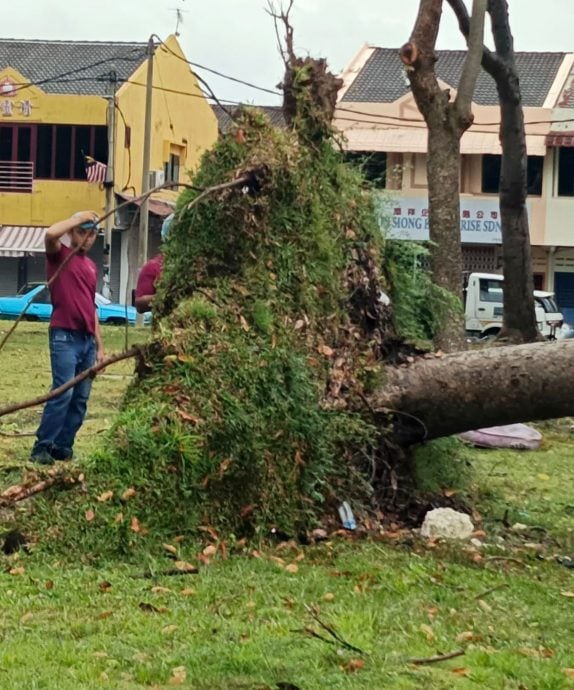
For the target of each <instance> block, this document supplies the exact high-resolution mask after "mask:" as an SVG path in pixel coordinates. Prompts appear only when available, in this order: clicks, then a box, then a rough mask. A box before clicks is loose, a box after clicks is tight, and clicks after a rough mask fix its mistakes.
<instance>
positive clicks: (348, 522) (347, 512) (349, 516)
mask: <svg viewBox="0 0 574 690" xmlns="http://www.w3.org/2000/svg"><path fill="white" fill-rule="evenodd" d="M339 517H340V518H341V523H342V525H343V527H344V528H345V529H350V530H353V529H357V522H356V520H355V516H354V515H353V511H352V510H351V506H350V505H349V504H348V503H347V501H343V503H341V505H340V506H339Z"/></svg>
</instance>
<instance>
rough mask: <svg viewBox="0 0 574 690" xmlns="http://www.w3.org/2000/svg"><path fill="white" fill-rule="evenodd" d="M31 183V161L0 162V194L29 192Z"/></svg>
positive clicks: (32, 164) (32, 178) (32, 177)
mask: <svg viewBox="0 0 574 690" xmlns="http://www.w3.org/2000/svg"><path fill="white" fill-rule="evenodd" d="M33 182H34V163H33V162H32V161H0V192H23V193H25V192H31V191H32V184H33Z"/></svg>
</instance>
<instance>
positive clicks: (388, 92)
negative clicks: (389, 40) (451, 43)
mask: <svg viewBox="0 0 574 690" xmlns="http://www.w3.org/2000/svg"><path fill="white" fill-rule="evenodd" d="M465 55H466V51H464V50H438V51H437V57H438V60H437V63H436V73H437V76H438V78H439V79H441V80H442V81H444V82H446V83H447V84H449V85H450V86H452V87H453V88H457V86H458V82H459V79H460V75H461V73H462V65H463V61H464V57H465ZM564 56H565V53H515V59H516V67H517V70H518V75H519V77H520V86H521V90H522V101H523V105H525V106H542V105H543V104H544V101H545V99H546V96H547V94H548V92H549V90H550V88H551V86H552V83H553V81H554V79H555V77H556V74H557V72H558V69H559V68H560V65H561V64H562V61H563V60H564ZM409 89H410V86H409V83H408V80H407V78H406V75H405V73H404V70H403V64H402V62H401V61H400V59H399V51H398V48H376V49H375V51H374V53H373V54H372V55H371V57H370V58H369V59H368V60H367V62H366V64H365V66H364V67H363V68H362V69H361V71H360V72H359V74H358V75H357V76H356V78H355V80H354V81H353V83H352V84H351V87H350V88H349V90H348V91H347V93H346V94H345V96H344V97H343V101H347V102H361V103H392V102H393V101H396V100H397V99H398V98H400V97H401V96H404V94H406V93H407V92H408V91H409ZM473 100H474V102H475V103H478V104H479V105H496V104H497V103H498V95H497V92H496V86H495V83H494V80H493V79H492V77H491V76H490V75H489V74H487V73H486V72H485V71H484V70H481V72H480V74H479V77H478V81H477V83H476V89H475V93H474V99H473Z"/></svg>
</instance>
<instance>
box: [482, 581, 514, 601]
mask: <svg viewBox="0 0 574 690" xmlns="http://www.w3.org/2000/svg"><path fill="white" fill-rule="evenodd" d="M505 587H508V585H507V584H506V583H503V584H501V585H496V586H495V587H490V589H487V590H485V591H484V592H481V593H480V594H477V595H476V596H475V597H474V598H475V599H484V597H487V596H488V595H489V594H492V593H493V592H497V591H498V590H499V589H504V588H505Z"/></svg>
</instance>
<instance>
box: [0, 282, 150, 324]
mask: <svg viewBox="0 0 574 690" xmlns="http://www.w3.org/2000/svg"><path fill="white" fill-rule="evenodd" d="M32 300H33V302H32V303H31V304H30V306H29V307H28V309H27V310H26V314H25V316H24V319H25V320H26V321H49V320H50V317H51V316H52V303H51V300H50V291H49V290H48V288H47V287H46V286H45V284H44V283H27V284H26V285H24V286H23V287H22V288H21V289H20V290H19V291H18V294H17V295H15V296H14V297H0V319H17V318H18V317H19V316H20V314H21V312H22V311H23V310H24V309H25V308H26V305H27V304H28V303H29V302H31V301H32ZM95 301H96V309H97V312H98V317H99V319H100V323H105V324H110V325H111V324H116V325H121V324H125V322H126V317H127V320H128V323H130V324H135V322H136V310H135V308H134V307H130V306H128V307H126V306H125V305H123V304H114V303H113V302H111V301H110V300H109V299H106V298H105V297H104V296H103V295H100V293H99V292H96V300H95ZM149 317H150V314H145V323H149V321H150V318H149Z"/></svg>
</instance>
